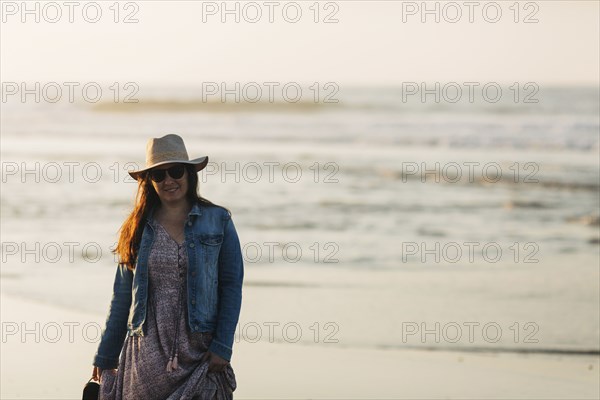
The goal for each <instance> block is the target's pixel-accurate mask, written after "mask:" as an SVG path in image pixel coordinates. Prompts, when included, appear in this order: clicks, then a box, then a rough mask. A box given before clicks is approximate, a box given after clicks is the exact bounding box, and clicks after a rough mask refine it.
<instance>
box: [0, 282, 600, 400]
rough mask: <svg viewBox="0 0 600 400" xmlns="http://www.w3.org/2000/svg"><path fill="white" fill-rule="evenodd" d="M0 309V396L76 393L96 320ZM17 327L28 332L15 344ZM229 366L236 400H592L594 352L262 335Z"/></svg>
mask: <svg viewBox="0 0 600 400" xmlns="http://www.w3.org/2000/svg"><path fill="white" fill-rule="evenodd" d="M261 290H264V288H261V287H259V286H251V285H250V286H248V287H247V288H246V289H245V295H246V296H248V297H249V298H252V297H253V294H257V292H259V291H261ZM256 297H259V296H256ZM270 306H271V307H272V306H273V305H272V304H271V305H270ZM1 311H2V313H1V315H2V332H3V338H2V339H3V340H2V351H1V354H2V358H1V371H2V373H1V394H0V395H1V397H2V399H25V398H26V399H33V398H35V399H79V398H81V391H82V388H83V386H84V384H85V383H86V382H87V380H88V379H89V377H90V376H91V372H92V358H93V355H94V353H95V351H96V348H97V339H96V335H97V334H98V332H97V330H98V329H97V327H98V326H100V327H104V316H103V315H90V314H89V313H84V312H76V311H70V310H66V309H63V308H58V307H55V306H51V305H48V304H44V303H42V302H37V301H32V300H29V299H25V298H20V297H18V296H15V295H7V294H6V293H3V294H2V296H1ZM36 322H38V323H39V327H37V328H36V325H35V323H36ZM85 324H88V325H87V331H86V332H87V333H84V329H83V327H84V326H85ZM69 326H72V335H71V336H72V338H71V339H72V340H70V338H69ZM24 328H26V329H28V333H27V334H26V335H25V337H24V339H25V340H24V341H23V340H22V337H21V333H23V332H24ZM36 333H37V336H36ZM365 334H368V332H365ZM86 335H87V336H86ZM232 366H233V368H234V371H235V373H236V377H237V382H238V389H237V390H236V391H235V396H236V398H239V399H291V398H294V399H303V398H311V399H333V398H336V399H340V398H345V399H359V398H360V399H369V398H373V399H375V398H377V399H404V398H411V399H417V398H428V399H434V398H436V399H437V398H440V399H442V398H445V399H449V398H455V399H467V398H479V399H483V398H489V399H492V398H502V399H509V398H515V399H516V398H519V399H569V398H573V399H575V398H577V399H584V398H588V399H597V398H599V396H600V389H599V387H600V385H599V383H600V369H599V367H600V366H599V358H598V357H596V356H571V355H568V356H560V355H541V354H529V355H526V354H511V353H501V354H494V353H466V352H465V353H463V352H457V351H427V350H414V349H413V350H403V349H392V350H384V349H374V348H360V347H343V346H341V343H340V344H335V343H331V344H330V343H317V344H310V343H309V344H306V343H302V342H298V343H292V342H285V341H283V342H282V341H277V340H276V341H275V342H274V343H269V342H268V340H264V339H263V340H262V341H259V342H256V343H251V342H250V341H248V340H240V342H239V343H236V344H235V346H234V358H233V359H232Z"/></svg>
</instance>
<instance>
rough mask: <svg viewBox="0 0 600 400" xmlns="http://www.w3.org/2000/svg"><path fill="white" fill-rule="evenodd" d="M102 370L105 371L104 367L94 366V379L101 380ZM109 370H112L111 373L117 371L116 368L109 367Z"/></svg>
mask: <svg viewBox="0 0 600 400" xmlns="http://www.w3.org/2000/svg"><path fill="white" fill-rule="evenodd" d="M102 371H104V370H103V369H102V368H98V367H94V370H93V371H92V379H93V380H95V381H98V382H100V378H101V377H102ZM109 371H111V373H113V374H116V373H117V372H116V371H117V370H116V369H109Z"/></svg>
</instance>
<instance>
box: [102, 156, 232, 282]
mask: <svg viewBox="0 0 600 400" xmlns="http://www.w3.org/2000/svg"><path fill="white" fill-rule="evenodd" d="M185 167H186V169H187V176H188V190H187V193H186V194H185V195H186V197H187V199H188V200H189V201H190V203H192V204H194V203H200V204H202V205H205V206H213V207H221V208H224V209H225V210H227V212H229V210H228V209H227V208H225V207H222V206H219V205H217V204H215V203H213V202H211V201H209V200H208V199H205V198H204V197H202V196H200V193H199V191H198V173H197V172H196V170H195V168H194V166H193V165H190V164H186V165H185ZM159 204H160V198H159V197H158V194H157V193H156V191H155V190H154V186H152V181H151V179H150V174H149V173H147V172H146V173H144V174H142V176H141V177H140V178H139V179H138V190H137V195H136V199H135V205H134V207H133V210H132V211H131V213H130V214H129V216H128V217H127V219H126V220H125V222H124V223H123V225H121V228H120V229H119V231H120V235H119V242H118V243H117V247H116V248H115V249H114V250H112V252H113V253H114V254H117V255H118V257H119V265H123V264H124V265H126V266H127V268H128V269H130V270H132V271H133V270H134V269H135V263H136V259H137V253H138V249H139V246H140V242H141V240H142V233H143V232H144V222H145V220H146V217H147V216H148V213H149V212H150V210H151V209H152V208H153V207H154V206H157V205H159Z"/></svg>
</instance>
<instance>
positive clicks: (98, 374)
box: [92, 367, 102, 382]
mask: <svg viewBox="0 0 600 400" xmlns="http://www.w3.org/2000/svg"><path fill="white" fill-rule="evenodd" d="M101 376H102V369H100V368H98V367H94V370H93V371H92V379H93V380H95V381H98V382H100V377H101Z"/></svg>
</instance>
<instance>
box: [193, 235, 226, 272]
mask: <svg viewBox="0 0 600 400" xmlns="http://www.w3.org/2000/svg"><path fill="white" fill-rule="evenodd" d="M198 243H199V244H200V252H201V255H200V256H201V257H202V261H203V262H204V265H205V266H206V268H208V269H209V270H214V269H216V267H217V263H218V261H219V252H220V250H221V245H222V244H223V235H220V234H201V235H200V236H199V237H198Z"/></svg>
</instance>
